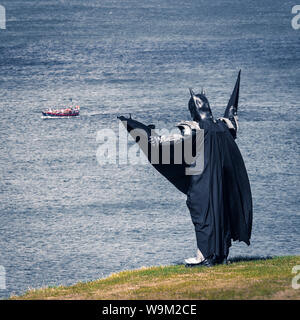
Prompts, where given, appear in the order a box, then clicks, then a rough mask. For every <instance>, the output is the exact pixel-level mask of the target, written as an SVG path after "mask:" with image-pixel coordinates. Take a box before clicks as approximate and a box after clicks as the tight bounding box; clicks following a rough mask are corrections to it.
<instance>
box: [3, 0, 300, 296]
mask: <svg viewBox="0 0 300 320" xmlns="http://www.w3.org/2000/svg"><path fill="white" fill-rule="evenodd" d="M0 2H1V4H2V5H4V6H5V7H6V14H7V29H6V30H0V40H1V41H0V112H1V116H0V137H1V139H0V170H1V179H0V265H2V266H4V268H5V271H6V273H5V275H6V290H0V297H4V298H5V297H8V296H10V295H11V294H13V293H15V294H20V293H23V292H25V291H26V290H27V289H28V288H37V287H43V286H48V285H58V284H64V285H69V284H73V283H76V282H78V281H88V280H93V279H97V278H100V277H105V276H107V275H109V274H110V273H112V272H118V271H120V270H124V269H132V268H139V267H141V266H151V265H164V264H176V263H181V262H182V261H183V259H184V258H187V257H190V256H192V255H193V254H194V251H195V249H196V242H195V235H194V230H193V226H192V222H191V219H190V216H189V212H188V210H187V207H186V205H185V196H184V195H183V194H180V193H179V191H177V190H176V189H175V188H174V187H173V186H172V185H170V184H169V183H168V182H167V180H165V179H164V178H163V177H162V176H160V175H159V173H157V172H156V171H154V169H153V168H152V167H150V165H119V164H110V165H109V164H102V165H100V164H99V163H98V161H97V158H96V153H97V150H98V148H99V146H100V142H99V141H97V139H96V137H97V132H99V131H100V130H102V129H111V130H114V132H116V133H118V128H119V124H118V121H117V119H116V117H117V115H120V114H123V115H128V113H132V115H133V117H134V118H136V119H138V120H140V121H142V122H145V123H160V124H164V125H165V126H166V127H167V128H172V126H173V125H174V124H175V123H177V122H178V121H180V120H186V119H189V114H188V110H187V102H188V99H189V92H188V89H187V88H188V87H192V88H194V90H195V91H199V90H200V89H201V87H204V88H205V89H206V92H207V96H208V98H209V100H210V103H211V106H212V108H213V112H214V115H215V116H216V117H218V116H221V115H222V113H223V110H224V108H225V106H226V104H227V101H228V99H229V96H230V93H231V91H232V89H233V86H234V82H235V80H236V76H237V72H238V70H239V69H240V68H241V69H242V82H241V96H240V113H239V119H240V132H239V136H238V140H237V143H238V145H239V147H240V149H241V152H242V154H243V157H244V160H245V163H246V167H247V169H248V173H249V178H250V181H251V187H252V193H253V202H254V221H253V233H252V242H251V246H249V247H247V246H246V245H245V244H243V243H234V244H233V247H232V249H231V252H230V255H231V257H234V256H237V255H244V256H253V255H259V256H265V255H293V254H299V253H300V252H299V251H300V250H299V249H300V245H299V244H300V236H299V230H300V212H299V205H300V202H299V189H300V184H299V180H300V175H299V166H300V165H299V163H300V162H299V153H300V150H299V141H300V127H299V124H300V113H299V107H300V106H299V101H300V99H299V92H300V57H299V52H300V30H293V29H292V27H291V19H292V14H291V8H292V6H293V5H294V4H295V3H294V2H293V1H282V0H276V1H274V0H272V1H249V2H247V3H246V2H243V3H242V2H241V1H233V0H227V1H209V0H202V1H200V0H197V1H196V0H193V1H192V0H188V1H178V0H172V1H171V0H167V1H160V0H148V1H140V0H131V1H116V0H115V1H114V0H112V1H111V0H110V1H106V0H102V1H96V0H85V1H79V0H68V1H63V0H61V1H50V0H49V1H36V0H34V1H33V0H26V1H25V0H22V1H21V0H9V1H4V0H0ZM69 98H73V101H74V103H76V104H79V105H80V106H81V108H82V109H81V116H80V118H78V119H58V120H42V119H41V110H42V109H45V108H48V107H53V106H56V105H58V106H64V105H67V104H68V103H69V100H68V99H69Z"/></svg>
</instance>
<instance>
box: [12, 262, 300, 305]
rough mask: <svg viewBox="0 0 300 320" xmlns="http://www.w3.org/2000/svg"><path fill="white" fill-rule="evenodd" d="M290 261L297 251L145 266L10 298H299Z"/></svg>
mask: <svg viewBox="0 0 300 320" xmlns="http://www.w3.org/2000/svg"><path fill="white" fill-rule="evenodd" d="M236 260H238V259H236ZM295 265H300V256H286V257H274V258H268V259H258V260H249V259H247V258H245V259H244V260H243V259H242V261H236V262H234V261H233V262H231V263H230V264H228V265H218V266H215V267H212V268H205V267H197V268H185V267H184V266H183V265H175V266H161V267H150V268H142V269H138V270H132V271H123V272H120V273H118V274H112V275H111V276H109V277H108V278H105V279H99V280H96V281H91V282H86V283H78V284H75V285H72V286H69V287H65V286H57V287H49V288H42V289H33V290H29V291H28V292H27V293H25V294H24V295H23V296H19V297H11V299H30V300H31V299H39V300H41V299H101V300H105V299H134V300H139V299H300V289H298V290H296V289H293V288H292V278H293V277H294V276H295V274H292V268H293V266H295Z"/></svg>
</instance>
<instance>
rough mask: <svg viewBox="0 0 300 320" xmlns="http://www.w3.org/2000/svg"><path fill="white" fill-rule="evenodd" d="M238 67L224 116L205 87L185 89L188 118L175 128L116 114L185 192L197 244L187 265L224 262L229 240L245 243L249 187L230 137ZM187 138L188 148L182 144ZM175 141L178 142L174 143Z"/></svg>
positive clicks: (248, 230) (247, 238)
mask: <svg viewBox="0 0 300 320" xmlns="http://www.w3.org/2000/svg"><path fill="white" fill-rule="evenodd" d="M240 73H241V71H240V72H239V74H238V79H237V81H236V85H235V88H234V90H233V93H232V95H231V98H230V100H229V102H228V105H227V107H226V110H225V113H224V116H223V117H222V118H219V119H214V117H213V115H212V111H211V108H210V105H209V101H208V99H207V97H206V95H205V93H204V92H201V93H200V94H195V93H194V92H193V90H191V89H190V94H191V98H190V100H189V102H188V108H189V111H190V114H191V117H192V121H182V122H180V123H179V124H178V125H177V127H178V128H179V129H180V133H178V134H173V135H169V136H159V135H157V134H156V133H155V131H154V126H153V125H150V126H146V125H144V124H142V123H141V122H138V121H136V120H133V119H131V117H130V118H125V117H123V116H121V117H118V118H119V119H120V120H121V121H122V122H123V124H124V126H125V127H126V129H127V130H128V132H129V133H130V134H131V135H132V136H133V137H134V138H135V139H136V142H138V143H139V145H140V147H141V149H142V150H143V151H144V153H145V154H146V155H147V157H148V160H149V161H150V163H151V164H152V165H153V166H154V167H155V168H156V169H157V170H158V171H159V172H160V173H161V174H162V175H163V176H165V177H166V178H167V179H168V180H169V181H170V182H171V183H172V184H173V185H174V186H175V187H177V188H178V189H179V190H180V191H181V192H183V193H185V194H186V195H187V201H186V203H187V207H188V209H189V211H190V214H191V218H192V222H193V224H194V227H195V232H196V240H197V248H198V249H197V255H196V257H195V258H189V259H186V260H185V264H186V266H187V267H192V266H213V265H215V264H218V263H226V262H227V257H228V254H229V248H230V246H231V242H232V240H233V241H236V240H239V241H244V242H245V243H246V244H247V245H250V237H251V229H252V196H251V189H250V183H249V179H248V175H247V171H246V168H245V165H244V161H243V158H242V156H241V153H240V151H239V149H238V146H237V144H236V142H235V139H236V137H237V131H238V118H237V110H238V99H239V87H240ZM137 129H138V130H137ZM137 132H138V133H137ZM188 142H190V144H191V146H192V148H191V149H188V148H186V147H185V143H186V144H188ZM180 144H183V148H179V149H178V148H177V147H178V146H179V145H180ZM164 146H168V147H169V148H170V162H168V163H164V161H162V155H161V151H162V150H163V148H164ZM201 147H202V148H201ZM175 150H177V151H178V150H182V157H181V162H180V161H178V157H177V160H176V159H175V156H174V154H175V153H176V151H175ZM186 150H190V153H193V154H194V153H195V154H196V155H195V157H193V156H191V159H193V161H194V162H187V161H186V157H185V156H186V154H184V153H186V152H187V151H186ZM201 150H202V151H201ZM177 154H178V152H177ZM153 158H156V161H153ZM197 161H198V163H197Z"/></svg>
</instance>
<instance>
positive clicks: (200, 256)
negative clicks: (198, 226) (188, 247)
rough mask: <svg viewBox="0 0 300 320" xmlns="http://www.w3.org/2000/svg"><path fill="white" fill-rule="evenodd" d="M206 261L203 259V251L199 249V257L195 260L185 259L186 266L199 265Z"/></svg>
mask: <svg viewBox="0 0 300 320" xmlns="http://www.w3.org/2000/svg"><path fill="white" fill-rule="evenodd" d="M204 260H205V258H204V257H203V254H202V253H201V251H200V250H199V249H197V256H196V257H195V258H189V259H185V260H184V262H185V263H186V264H199V263H201V262H202V261H204Z"/></svg>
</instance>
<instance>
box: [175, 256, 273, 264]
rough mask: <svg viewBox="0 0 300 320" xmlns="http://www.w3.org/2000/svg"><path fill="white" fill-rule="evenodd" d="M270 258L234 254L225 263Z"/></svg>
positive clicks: (269, 258) (269, 257) (266, 257)
mask: <svg viewBox="0 0 300 320" xmlns="http://www.w3.org/2000/svg"><path fill="white" fill-rule="evenodd" d="M271 259H273V257H272V256H236V257H230V258H228V260H227V263H228V264H231V263H235V262H247V261H255V260H258V261H259V260H271ZM174 265H175V266H180V265H181V266H182V265H184V263H182V262H179V261H177V262H175V263H174Z"/></svg>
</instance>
